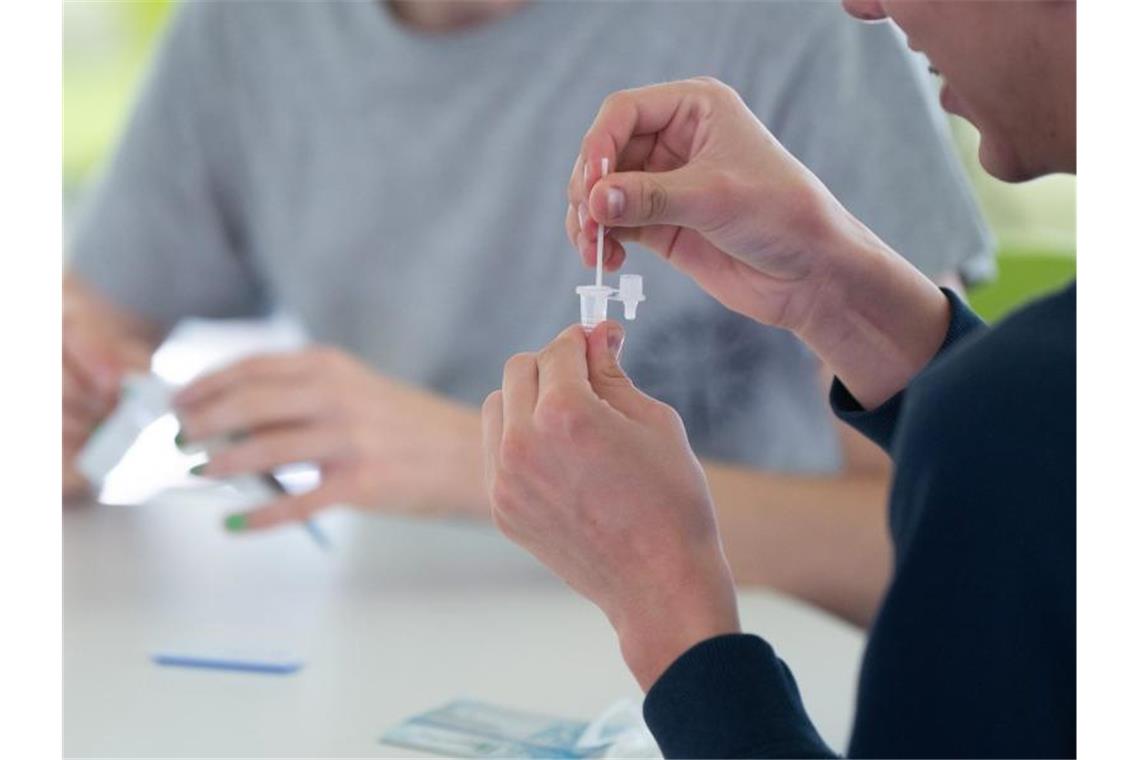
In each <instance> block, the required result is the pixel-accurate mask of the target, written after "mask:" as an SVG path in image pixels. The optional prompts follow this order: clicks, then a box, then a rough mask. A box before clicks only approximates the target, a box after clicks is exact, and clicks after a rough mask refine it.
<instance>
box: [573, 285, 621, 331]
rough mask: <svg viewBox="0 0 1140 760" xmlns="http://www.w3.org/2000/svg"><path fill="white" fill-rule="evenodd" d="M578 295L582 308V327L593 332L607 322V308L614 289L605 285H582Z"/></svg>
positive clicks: (579, 287) (578, 289)
mask: <svg viewBox="0 0 1140 760" xmlns="http://www.w3.org/2000/svg"><path fill="white" fill-rule="evenodd" d="M577 293H578V298H579V299H580V305H581V307H582V327H585V328H586V329H587V330H593V329H594V328H595V327H597V326H598V325H600V324H601V323H602V322H605V321H606V308H607V306H609V300H610V296H611V295H613V293H614V289H613V288H611V287H607V286H605V285H600V286H599V285H580V286H578V288H577Z"/></svg>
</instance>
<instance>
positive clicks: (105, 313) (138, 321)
mask: <svg viewBox="0 0 1140 760" xmlns="http://www.w3.org/2000/svg"><path fill="white" fill-rule="evenodd" d="M63 312H64V326H65V328H66V327H67V325H68V322H69V320H73V321H81V322H83V324H82V325H80V326H81V327H83V328H85V329H93V330H96V331H99V332H104V333H109V334H112V335H116V336H119V337H123V338H127V339H129V340H131V341H132V342H134V343H136V344H137V345H140V346H143V347H145V348H146V349H148V350H150V351H154V350H155V349H157V348H158V346H159V344H160V343H161V342H162V340H163V338H164V337H165V336H164V335H163V331H162V329H161V328H160V327H159V326H158V325H156V324H155V323H154V322H152V321H150V320H148V319H146V318H144V317H142V316H140V315H138V314H135V313H133V312H131V311H129V310H127V309H124V308H123V307H121V306H119V305H118V304H115V303H113V302H112V301H110V300H109V299H107V298H106V297H105V296H103V295H102V294H101V293H99V292H97V291H96V290H95V289H94V288H92V287H91V286H90V285H88V284H87V283H86V282H84V281H83V279H82V278H81V277H79V276H78V275H76V274H74V273H72V272H65V273H64V275H63Z"/></svg>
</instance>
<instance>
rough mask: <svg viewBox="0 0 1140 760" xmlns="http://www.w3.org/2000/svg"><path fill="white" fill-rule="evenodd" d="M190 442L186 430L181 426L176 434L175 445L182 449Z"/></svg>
mask: <svg viewBox="0 0 1140 760" xmlns="http://www.w3.org/2000/svg"><path fill="white" fill-rule="evenodd" d="M189 442H190V439H189V438H187V437H186V434H185V433H184V432H182V429H181V428H179V429H178V434H177V435H175V436H174V445H175V446H177V447H178V448H180V449H181V448H184V447H185V446H186V444H187V443H189Z"/></svg>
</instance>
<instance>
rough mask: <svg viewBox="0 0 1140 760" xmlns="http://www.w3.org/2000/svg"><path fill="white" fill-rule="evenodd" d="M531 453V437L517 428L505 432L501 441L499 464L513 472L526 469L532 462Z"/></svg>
mask: <svg viewBox="0 0 1140 760" xmlns="http://www.w3.org/2000/svg"><path fill="white" fill-rule="evenodd" d="M530 452H531V441H530V436H529V435H527V434H526V433H524V432H523V431H521V430H519V429H517V428H512V429H509V430H506V431H504V432H503V438H502V440H501V441H499V463H500V466H501V467H502V468H503V469H504V470H507V471H508V472H513V471H518V470H520V469H523V468H525V467H526V466H527V464H528V463H529V462H530Z"/></svg>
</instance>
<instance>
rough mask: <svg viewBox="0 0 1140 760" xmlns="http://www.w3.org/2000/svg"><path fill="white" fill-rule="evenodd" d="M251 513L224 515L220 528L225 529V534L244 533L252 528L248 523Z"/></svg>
mask: <svg viewBox="0 0 1140 760" xmlns="http://www.w3.org/2000/svg"><path fill="white" fill-rule="evenodd" d="M250 516H251V513H246V512H235V513H233V514H230V515H226V519H225V520H224V521H223V522H222V527H224V528H225V529H226V532H227V533H245V532H246V531H248V530H249V529H250V528H252V527H253V526H252V525H251V521H250Z"/></svg>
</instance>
